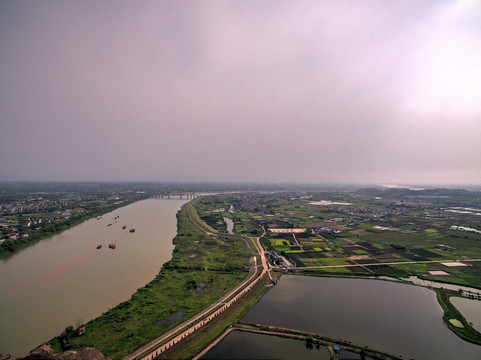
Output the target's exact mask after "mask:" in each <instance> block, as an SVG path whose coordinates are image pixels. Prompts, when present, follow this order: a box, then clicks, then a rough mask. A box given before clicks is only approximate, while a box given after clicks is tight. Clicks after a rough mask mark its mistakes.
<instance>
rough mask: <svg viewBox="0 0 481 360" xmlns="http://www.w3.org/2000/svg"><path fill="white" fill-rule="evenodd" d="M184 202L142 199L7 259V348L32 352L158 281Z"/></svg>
mask: <svg viewBox="0 0 481 360" xmlns="http://www.w3.org/2000/svg"><path fill="white" fill-rule="evenodd" d="M185 202H187V200H153V199H149V200H144V201H140V202H137V203H134V204H131V205H128V206H126V207H123V208H120V209H117V210H115V211H113V212H111V213H109V214H106V215H104V216H102V218H101V219H100V220H97V219H90V220H88V221H85V222H84V223H82V224H80V225H77V226H75V227H73V228H72V229H69V230H67V231H64V232H63V233H61V234H58V235H55V236H53V237H51V238H48V239H44V240H41V241H40V242H38V243H36V244H34V245H31V246H30V247H28V248H26V249H24V250H22V251H20V252H19V253H18V254H15V255H13V256H12V257H10V258H8V259H2V260H0V353H2V354H7V353H9V354H12V355H17V356H18V355H22V354H25V353H27V352H28V351H29V350H32V349H33V348H35V347H36V346H38V345H40V344H41V343H43V342H45V341H47V340H50V339H51V338H53V337H55V336H57V335H59V334H60V333H61V332H62V331H63V330H64V329H65V327H67V326H69V325H73V326H77V325H80V324H82V323H86V322H87V321H89V320H91V319H93V318H95V317H97V316H99V315H100V314H102V313H103V312H105V311H107V310H108V309H109V308H113V307H115V306H116V305H118V304H119V303H121V302H122V301H125V300H128V299H129V298H130V296H131V295H132V294H133V293H134V292H135V291H136V290H137V289H138V288H139V287H142V286H144V285H145V284H147V283H148V282H150V281H151V280H153V279H154V278H155V276H156V275H157V274H158V272H159V270H160V269H161V267H162V265H163V264H164V263H165V262H166V261H168V260H170V259H171V257H172V250H173V248H174V246H173V244H172V240H173V238H174V237H175V235H176V232H177V219H176V213H177V211H178V210H179V209H180V207H181V205H182V204H183V203H185ZM124 226H125V229H122V227H124ZM130 229H135V232H130ZM110 243H116V244H117V248H116V249H115V250H112V249H109V247H108V245H109V244H110ZM98 245H102V248H101V249H97V246H98Z"/></svg>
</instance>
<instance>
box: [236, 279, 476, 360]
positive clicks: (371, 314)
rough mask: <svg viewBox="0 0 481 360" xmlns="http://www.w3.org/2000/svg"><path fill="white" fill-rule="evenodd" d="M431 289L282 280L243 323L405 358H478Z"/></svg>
mask: <svg viewBox="0 0 481 360" xmlns="http://www.w3.org/2000/svg"><path fill="white" fill-rule="evenodd" d="M442 316H443V311H442V309H441V307H440V305H439V304H438V302H437V299H436V294H435V293H434V291H432V290H429V289H427V288H424V287H420V286H414V285H407V284H402V283H396V282H390V281H382V280H369V279H349V278H317V277H306V276H283V277H282V278H281V279H280V281H279V282H278V285H277V286H275V287H273V288H272V289H270V290H269V292H268V293H267V294H266V295H265V296H264V297H263V298H262V299H261V300H260V301H259V302H258V303H257V304H256V305H255V306H254V307H253V308H252V309H251V310H250V311H249V312H248V313H247V314H246V315H245V316H244V318H243V319H241V321H240V322H241V323H247V324H260V325H271V326H276V327H283V328H290V329H299V330H302V331H307V332H312V333H317V334H319V335H323V336H326V337H329V338H332V339H339V340H343V341H349V342H352V344H354V345H359V346H368V347H369V348H371V349H375V350H378V351H382V352H385V353H389V354H391V355H394V356H402V357H403V358H405V359H423V360H430V359H472V360H475V359H476V360H479V359H481V346H478V345H474V344H471V343H469V342H466V341H464V340H462V339H460V338H459V337H457V336H456V335H455V334H454V333H452V332H451V331H450V330H449V329H448V328H447V327H446V325H445V324H444V322H443V320H442Z"/></svg>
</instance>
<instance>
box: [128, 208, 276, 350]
mask: <svg viewBox="0 0 481 360" xmlns="http://www.w3.org/2000/svg"><path fill="white" fill-rule="evenodd" d="M184 209H185V210H186V212H187V215H188V217H189V220H190V221H191V222H192V223H193V224H195V225H196V226H197V227H198V228H199V229H201V230H202V231H203V232H205V233H206V234H208V235H216V236H225V235H226V234H212V233H210V232H208V231H207V230H205V229H204V228H202V227H201V226H200V225H198V224H197V223H196V222H195V221H194V220H193V219H192V217H191V214H190V211H189V208H188V206H185V205H184ZM264 235H265V230H264V234H263V235H261V237H262V236H264ZM236 238H237V239H242V240H244V241H245V242H246V245H247V246H248V247H249V248H250V246H249V242H248V241H247V240H246V239H245V238H242V237H236ZM253 243H254V245H255V247H256V250H257V252H258V253H259V255H260V258H261V266H262V271H261V272H260V274H259V266H258V265H257V258H256V257H255V256H253V257H252V258H251V266H250V269H249V275H248V276H247V277H246V279H245V280H244V281H242V282H241V283H240V284H239V285H237V286H236V287H235V288H234V289H232V290H231V291H229V292H228V293H227V294H226V295H224V296H223V297H222V298H220V299H219V300H218V301H216V302H215V303H213V304H212V305H210V306H209V307H207V308H205V309H204V310H202V311H201V312H200V313H199V314H197V315H196V316H194V317H193V318H191V319H189V320H187V321H185V322H183V323H182V324H180V325H178V326H177V327H175V328H174V329H172V330H170V331H169V332H167V333H165V334H163V335H162V336H160V337H158V338H157V339H155V340H153V341H151V342H150V343H148V344H147V345H145V346H143V347H142V348H140V349H138V350H137V351H135V352H134V353H132V354H130V355H129V356H127V357H126V358H125V360H134V359H153V358H155V357H157V356H158V355H160V354H161V353H162V352H164V351H165V350H167V349H169V348H170V347H171V346H173V345H175V344H176V343H177V342H179V341H181V340H182V339H184V338H185V337H187V336H189V335H191V334H192V333H194V332H195V331H196V330H198V329H199V328H200V327H202V326H204V325H205V324H207V323H208V322H209V321H211V320H212V319H214V318H215V317H216V316H218V315H219V314H221V313H223V312H224V311H226V310H227V309H228V308H229V307H230V306H231V305H232V304H234V303H235V302H236V301H237V300H239V298H240V297H242V296H243V295H244V294H246V293H247V292H248V291H249V290H250V289H252V287H253V286H254V285H256V284H257V282H258V281H259V280H260V279H261V278H262V277H263V275H264V274H265V273H266V272H267V273H268V274H269V277H270V273H269V272H268V265H267V260H266V258H265V253H264V249H263V247H262V245H261V243H260V237H258V238H257V239H256V241H253ZM251 250H252V249H251Z"/></svg>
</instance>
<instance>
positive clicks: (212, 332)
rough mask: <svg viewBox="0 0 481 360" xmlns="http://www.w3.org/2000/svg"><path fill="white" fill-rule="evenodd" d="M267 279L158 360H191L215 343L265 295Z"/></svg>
mask: <svg viewBox="0 0 481 360" xmlns="http://www.w3.org/2000/svg"><path fill="white" fill-rule="evenodd" d="M267 281H268V278H267V277H265V278H264V279H263V280H262V281H260V282H259V283H257V285H256V286H255V287H254V288H252V289H251V290H250V291H249V292H248V293H247V294H246V295H244V296H243V297H241V298H240V300H239V301H237V302H236V303H235V304H234V305H232V306H231V307H230V308H229V311H226V312H224V313H222V314H221V315H220V316H218V317H216V318H215V320H213V321H211V322H209V323H208V325H206V326H203V327H202V328H201V329H200V330H198V331H197V332H196V334H195V336H189V337H187V338H185V339H183V340H182V341H181V342H180V343H178V344H177V345H176V346H174V347H173V348H172V349H170V350H168V351H166V352H165V353H162V355H160V356H159V359H192V357H193V356H194V355H195V354H197V353H199V352H200V351H201V350H202V349H204V348H205V347H207V346H208V345H209V344H211V343H212V342H213V341H215V340H216V339H217V338H218V337H219V336H220V335H222V333H224V331H225V330H226V329H227V328H228V327H230V326H231V325H233V324H236V323H237V322H238V321H239V320H240V319H242V317H243V316H244V315H245V314H246V313H247V312H248V311H249V310H250V309H251V308H252V306H254V305H255V303H256V302H257V301H259V299H260V298H261V297H262V296H263V295H264V294H265V293H266V291H267V287H266V283H267Z"/></svg>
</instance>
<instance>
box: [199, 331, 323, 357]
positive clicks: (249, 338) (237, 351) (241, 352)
mask: <svg viewBox="0 0 481 360" xmlns="http://www.w3.org/2000/svg"><path fill="white" fill-rule="evenodd" d="M330 358H331V357H330V354H329V350H327V348H326V347H324V346H320V347H316V346H306V342H305V341H299V340H294V339H286V338H282V337H278V336H270V335H262V334H253V333H249V332H244V331H232V332H231V333H230V334H229V335H227V336H226V337H225V338H224V339H223V340H222V341H221V342H220V343H219V344H217V345H216V346H215V347H213V348H212V350H210V351H209V352H208V353H207V354H206V355H204V357H203V358H202V359H206V360H207V359H208V360H213V359H226V360H233V359H246V360H247V359H266V360H267V359H280V360H284V359H285V360H287V359H299V360H311V359H312V360H329V359H330Z"/></svg>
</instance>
